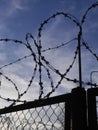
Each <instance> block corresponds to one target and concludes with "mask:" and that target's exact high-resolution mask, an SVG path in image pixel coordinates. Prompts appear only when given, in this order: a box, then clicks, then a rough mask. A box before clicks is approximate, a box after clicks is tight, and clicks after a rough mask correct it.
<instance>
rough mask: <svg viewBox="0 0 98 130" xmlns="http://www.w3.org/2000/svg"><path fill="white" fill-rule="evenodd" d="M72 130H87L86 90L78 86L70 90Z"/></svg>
mask: <svg viewBox="0 0 98 130" xmlns="http://www.w3.org/2000/svg"><path fill="white" fill-rule="evenodd" d="M72 130H87V115H86V91H85V90H84V88H80V87H78V88H75V89H73V90H72Z"/></svg>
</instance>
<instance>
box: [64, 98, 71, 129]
mask: <svg viewBox="0 0 98 130" xmlns="http://www.w3.org/2000/svg"><path fill="white" fill-rule="evenodd" d="M64 130H71V100H68V101H67V102H65V127H64Z"/></svg>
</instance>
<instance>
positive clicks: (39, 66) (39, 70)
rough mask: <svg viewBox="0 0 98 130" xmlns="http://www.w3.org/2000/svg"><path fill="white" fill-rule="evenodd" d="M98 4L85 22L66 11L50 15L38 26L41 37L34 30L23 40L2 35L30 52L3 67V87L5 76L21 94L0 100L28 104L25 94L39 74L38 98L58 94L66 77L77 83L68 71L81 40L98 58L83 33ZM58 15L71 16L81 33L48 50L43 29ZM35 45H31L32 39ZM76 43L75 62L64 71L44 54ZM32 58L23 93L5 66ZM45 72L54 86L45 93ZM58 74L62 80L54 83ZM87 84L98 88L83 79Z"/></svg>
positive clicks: (13, 103)
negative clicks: (34, 33)
mask: <svg viewBox="0 0 98 130" xmlns="http://www.w3.org/2000/svg"><path fill="white" fill-rule="evenodd" d="M97 6H98V2H96V3H94V4H92V5H91V6H90V7H89V8H88V9H87V10H86V12H85V13H84V15H83V17H82V20H81V22H79V20H78V19H77V18H76V17H74V16H73V15H71V14H68V13H65V12H57V13H55V14H53V15H52V16H50V17H49V18H48V19H46V20H44V21H43V22H42V23H41V24H40V26H39V28H38V35H37V38H36V39H35V37H34V36H33V35H32V34H31V33H27V34H26V37H25V42H23V41H20V40H16V39H9V38H1V39H0V44H1V43H2V44H5V43H6V44H8V43H15V44H18V45H23V46H24V47H25V48H26V49H27V50H28V51H29V54H28V55H25V56H22V57H20V58H18V59H16V60H14V61H12V62H9V63H7V64H4V65H2V66H1V67H0V86H2V78H1V77H3V78H5V80H7V81H8V82H10V83H11V84H12V85H13V88H14V89H15V92H16V93H17V98H16V99H13V98H10V97H8V98H5V97H4V96H1V95H0V99H2V100H5V101H7V102H11V103H10V105H9V106H13V105H15V104H16V103H18V102H21V103H26V102H27V100H22V97H23V96H24V95H26V94H27V92H28V90H29V89H30V88H31V87H32V85H33V83H34V79H35V78H36V75H37V76H38V84H39V89H40V90H39V96H38V98H39V99H41V98H49V97H50V96H51V94H52V93H54V92H55V91H56V89H57V88H58V87H59V86H60V85H61V83H62V81H63V80H67V81H68V82H73V83H75V84H77V83H79V82H80V81H79V80H78V79H71V78H68V77H67V75H68V73H69V72H70V71H71V69H72V68H73V66H74V64H75V62H76V59H77V57H78V53H79V43H80V47H81V46H82V45H83V47H85V48H86V49H87V50H88V51H89V52H90V53H91V54H92V55H93V56H94V57H95V58H96V60H98V56H97V54H96V53H95V52H94V51H92V49H91V48H90V46H89V44H88V43H87V42H86V40H84V39H83V36H82V25H83V24H84V23H85V20H86V17H87V14H88V12H89V11H90V10H91V9H93V8H95V7H97ZM57 16H63V17H64V18H67V19H69V20H71V21H72V22H73V23H74V24H75V26H76V27H78V33H77V36H76V37H75V38H73V39H71V40H69V41H67V42H62V43H60V44H58V45H56V46H54V47H49V48H46V49H43V45H42V31H43V30H44V26H46V25H47V24H48V23H49V22H51V20H53V19H55V18H56V17H57ZM30 40H32V43H33V45H34V46H32V45H31V41H30ZM72 42H75V45H76V48H75V51H74V54H73V60H72V62H71V64H70V65H69V66H68V67H67V69H66V70H65V71H64V72H63V73H61V71H60V70H59V69H57V68H55V67H54V66H53V65H52V64H51V62H49V61H48V60H47V57H45V56H44V53H45V52H49V51H52V50H57V49H61V48H63V47H66V45H69V44H72ZM33 47H34V48H35V49H36V50H34V48H33ZM28 58H32V60H33V63H32V65H33V68H32V71H31V73H32V74H31V77H30V79H29V81H28V84H27V87H26V88H25V90H24V91H23V92H20V90H19V88H18V86H17V85H16V83H15V82H14V81H13V80H12V79H11V78H10V76H7V75H6V74H5V73H3V72H4V70H5V68H8V67H9V66H13V65H14V64H16V63H20V62H21V61H23V60H26V59H28ZM43 71H45V72H46V77H47V79H48V80H49V83H50V88H51V90H50V91H49V92H44V87H45V86H44V81H43V76H42V75H43V73H44V72H43ZM51 72H52V73H55V74H56V75H57V76H59V80H58V81H57V83H56V84H55V83H54V80H53V75H52V73H51ZM82 84H83V85H88V86H93V87H98V85H97V84H96V83H90V82H84V81H82Z"/></svg>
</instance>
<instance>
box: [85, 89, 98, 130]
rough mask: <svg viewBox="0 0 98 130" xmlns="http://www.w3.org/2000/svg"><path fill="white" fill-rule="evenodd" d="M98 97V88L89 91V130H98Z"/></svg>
mask: <svg viewBox="0 0 98 130" xmlns="http://www.w3.org/2000/svg"><path fill="white" fill-rule="evenodd" d="M97 95H98V88H91V89H88V91H87V97H88V127H89V130H98V128H97V110H96V109H97V108H96V96H97Z"/></svg>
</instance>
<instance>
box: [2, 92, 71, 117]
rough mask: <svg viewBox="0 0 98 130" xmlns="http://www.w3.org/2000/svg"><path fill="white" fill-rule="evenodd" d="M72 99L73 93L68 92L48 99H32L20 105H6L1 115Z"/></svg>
mask: <svg viewBox="0 0 98 130" xmlns="http://www.w3.org/2000/svg"><path fill="white" fill-rule="evenodd" d="M70 99H71V93H67V94H64V95H59V96H55V97H51V98H47V99H40V100H35V101H30V102H27V103H25V104H20V105H16V106H11V107H5V108H3V109H0V115H1V114H6V113H11V112H17V111H22V110H26V109H31V108H37V107H42V106H47V105H53V104H56V103H62V102H67V101H70Z"/></svg>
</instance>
